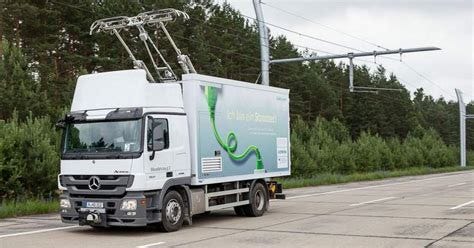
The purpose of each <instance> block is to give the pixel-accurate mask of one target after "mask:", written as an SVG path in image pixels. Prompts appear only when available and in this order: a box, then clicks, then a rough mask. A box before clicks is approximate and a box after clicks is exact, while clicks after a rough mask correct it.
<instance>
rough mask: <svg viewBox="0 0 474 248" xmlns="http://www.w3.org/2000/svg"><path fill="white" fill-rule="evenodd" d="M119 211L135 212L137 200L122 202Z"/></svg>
mask: <svg viewBox="0 0 474 248" xmlns="http://www.w3.org/2000/svg"><path fill="white" fill-rule="evenodd" d="M120 210H126V211H134V210H137V200H136V199H128V200H123V201H122V206H121V207H120Z"/></svg>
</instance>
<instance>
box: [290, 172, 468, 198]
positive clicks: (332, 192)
mask: <svg viewBox="0 0 474 248" xmlns="http://www.w3.org/2000/svg"><path fill="white" fill-rule="evenodd" d="M466 174H467V173H466ZM466 174H454V175H448V176H440V177H430V178H425V179H418V180H411V181H406V182H398V183H387V184H379V185H372V186H366V187H359V188H350V189H341V190H334V191H327V192H321V193H314V194H307V195H296V196H290V197H286V199H288V200H289V199H297V198H305V197H311V196H318V195H329V194H334V193H342V192H349V191H355V190H361V189H372V188H379V187H386V186H393V185H400V184H407V183H414V182H422V181H429V180H435V179H440V178H446V177H452V176H459V175H466Z"/></svg>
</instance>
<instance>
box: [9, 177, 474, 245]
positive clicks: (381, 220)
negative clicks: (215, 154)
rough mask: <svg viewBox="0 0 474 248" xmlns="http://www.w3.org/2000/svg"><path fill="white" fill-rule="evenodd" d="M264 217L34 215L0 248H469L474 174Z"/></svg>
mask: <svg viewBox="0 0 474 248" xmlns="http://www.w3.org/2000/svg"><path fill="white" fill-rule="evenodd" d="M285 193H286V194H287V198H288V199H287V200H274V201H272V202H271V204H270V210H269V212H268V213H266V214H265V215H264V216H263V217H259V218H250V217H237V216H235V215H234V213H233V211H232V210H228V211H227V210H226V211H218V212H213V213H212V214H210V215H208V216H198V217H195V218H194V224H193V225H192V226H185V227H184V228H183V229H181V230H180V231H178V232H174V233H160V232H157V231H156V230H155V229H153V228H138V229H107V230H94V229H92V228H90V227H78V226H69V225H64V224H62V223H60V220H59V217H58V215H56V214H53V215H39V216H32V217H23V218H15V219H3V220H0V247H2V248H4V247H8V248H9V247H12V248H17V247H34V248H42V247H48V248H54V247H78V248H86V247H103V248H105V247H113V248H119V247H132V248H135V247H141V248H146V247H157V248H160V247H206V248H209V247H225V248H230V247H239V248H244V247H426V246H427V247H470V248H472V247H474V172H472V171H468V172H457V173H447V174H437V175H429V176H418V177H404V178H397V179H389V180H381V181H373V182H360V183H349V184H340V185H332V186H322V187H308V188H301V189H292V190H286V191H285Z"/></svg>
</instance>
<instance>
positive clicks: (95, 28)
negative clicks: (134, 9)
mask: <svg viewBox="0 0 474 248" xmlns="http://www.w3.org/2000/svg"><path fill="white" fill-rule="evenodd" d="M178 17H183V18H184V19H185V20H187V19H189V16H188V14H186V13H185V12H183V11H180V10H176V9H160V10H153V11H147V12H143V13H140V14H138V15H136V16H133V17H128V16H116V17H111V18H105V19H100V20H97V21H95V22H93V23H92V25H91V27H90V34H91V35H92V34H93V33H94V32H96V33H99V32H105V31H110V32H111V33H112V34H114V35H115V36H116V37H117V39H118V40H119V41H120V43H121V44H122V46H123V47H124V48H125V50H126V51H127V53H128V55H129V57H130V59H131V60H132V62H133V66H134V68H140V69H143V70H145V72H146V74H147V77H148V79H149V80H150V81H152V82H157V81H156V80H155V79H154V77H153V75H152V74H151V73H150V71H149V70H148V68H147V66H146V65H145V63H144V62H143V61H142V60H138V59H136V58H135V56H134V55H133V53H132V51H131V50H130V48H129V47H128V45H127V44H126V43H125V41H124V40H123V38H122V36H121V35H120V31H121V30H123V29H128V28H129V27H136V28H137V29H138V32H139V34H138V37H139V38H140V40H141V41H143V44H144V46H145V49H146V51H147V54H148V56H149V57H150V60H151V62H152V64H153V68H154V70H155V72H156V74H157V76H158V82H165V81H177V80H178V77H177V76H176V74H175V73H174V71H173V69H172V68H171V66H170V65H169V63H168V62H167V61H166V60H165V58H164V57H163V54H162V53H161V52H160V50H159V49H158V46H157V45H156V44H155V43H154V42H153V40H152V39H151V37H150V35H148V32H147V31H146V29H145V27H146V26H155V27H156V28H159V29H161V30H162V31H163V33H164V34H165V36H166V38H167V39H168V41H169V42H170V44H171V46H172V47H173V49H174V50H175V52H176V54H177V59H178V64H179V65H180V66H181V69H182V70H183V71H184V73H186V74H187V73H196V70H195V69H194V66H193V64H192V62H191V60H190V59H189V57H188V56H187V55H184V54H182V53H181V50H179V49H178V47H177V46H176V43H174V40H173V38H172V37H171V35H170V34H169V32H168V30H167V29H166V26H165V23H167V22H172V21H175V20H176V19H177V18H178ZM149 45H151V47H152V48H153V51H154V52H155V53H156V54H157V55H158V57H159V59H160V60H161V62H162V63H163V66H159V65H158V61H157V60H155V58H154V57H153V53H152V50H151V49H150V46H149Z"/></svg>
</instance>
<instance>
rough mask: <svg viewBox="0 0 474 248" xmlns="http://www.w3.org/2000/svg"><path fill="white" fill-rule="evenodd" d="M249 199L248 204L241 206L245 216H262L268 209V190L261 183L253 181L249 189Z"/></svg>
mask: <svg viewBox="0 0 474 248" xmlns="http://www.w3.org/2000/svg"><path fill="white" fill-rule="evenodd" d="M249 201H250V204H249V205H245V206H242V207H243V210H244V212H245V215H246V216H249V217H258V216H262V215H263V213H265V211H266V210H267V209H268V201H269V199H268V191H267V189H266V188H265V186H264V185H263V184H262V183H255V185H254V186H253V188H252V189H250V192H249Z"/></svg>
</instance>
